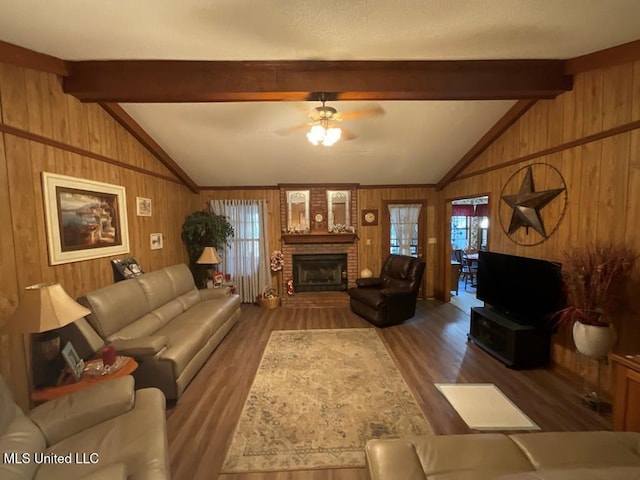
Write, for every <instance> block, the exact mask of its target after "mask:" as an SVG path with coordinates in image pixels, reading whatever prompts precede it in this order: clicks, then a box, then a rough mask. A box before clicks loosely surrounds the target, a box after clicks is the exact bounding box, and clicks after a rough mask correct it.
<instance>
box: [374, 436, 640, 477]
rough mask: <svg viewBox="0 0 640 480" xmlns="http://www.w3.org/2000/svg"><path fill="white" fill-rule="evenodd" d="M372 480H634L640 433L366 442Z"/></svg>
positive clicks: (639, 463)
mask: <svg viewBox="0 0 640 480" xmlns="http://www.w3.org/2000/svg"><path fill="white" fill-rule="evenodd" d="M366 455H367V463H368V466H369V473H370V476H371V480H425V479H428V480H489V479H499V480H632V479H635V480H638V479H640V433H634V432H549V433H547V432H537V433H521V434H513V435H504V434H499V433H479V434H465V435H429V436H424V437H420V438H417V439H415V440H413V443H412V442H409V441H406V440H399V439H398V440H370V441H369V442H368V443H367V446H366Z"/></svg>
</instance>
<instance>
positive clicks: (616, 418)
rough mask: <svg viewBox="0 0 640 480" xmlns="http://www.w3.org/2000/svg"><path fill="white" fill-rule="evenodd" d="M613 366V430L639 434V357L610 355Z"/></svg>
mask: <svg viewBox="0 0 640 480" xmlns="http://www.w3.org/2000/svg"><path fill="white" fill-rule="evenodd" d="M611 361H612V362H613V363H614V364H615V377H614V378H615V387H614V389H615V390H614V394H613V418H612V420H613V429H614V430H618V431H623V432H640V355H620V354H616V353H612V354H611Z"/></svg>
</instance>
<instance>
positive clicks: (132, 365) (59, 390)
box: [31, 357, 138, 402]
mask: <svg viewBox="0 0 640 480" xmlns="http://www.w3.org/2000/svg"><path fill="white" fill-rule="evenodd" d="M120 358H122V359H123V364H122V366H121V367H120V368H119V369H118V370H116V371H115V372H112V373H107V374H104V375H91V374H88V373H87V372H86V370H87V369H89V368H90V367H91V366H92V364H95V363H98V362H100V363H102V359H96V360H88V361H87V363H86V366H85V373H84V374H83V375H82V378H81V379H80V380H79V381H77V382H72V383H67V384H64V385H57V386H55V387H45V388H39V389H37V390H34V391H33V392H31V400H32V401H34V402H47V401H49V400H53V399H54V398H58V397H63V396H65V395H69V394H70V393H73V392H77V391H78V390H82V389H83V388H87V387H90V386H91V385H95V384H97V383H102V382H106V381H108V380H113V379H114V378H119V377H124V376H125V375H130V374H132V373H133V372H134V371H135V370H136V368H138V362H136V361H135V360H134V359H133V358H131V357H120Z"/></svg>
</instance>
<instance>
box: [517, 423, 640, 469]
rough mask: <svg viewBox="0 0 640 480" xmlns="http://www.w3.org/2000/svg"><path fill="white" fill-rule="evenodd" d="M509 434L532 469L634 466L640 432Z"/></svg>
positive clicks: (638, 459)
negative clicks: (532, 466) (531, 465)
mask: <svg viewBox="0 0 640 480" xmlns="http://www.w3.org/2000/svg"><path fill="white" fill-rule="evenodd" d="M510 438H511V439H512V440H513V441H514V442H515V443H516V444H517V445H518V446H519V447H520V448H521V449H522V451H523V452H524V453H525V454H526V455H527V457H528V458H529V461H530V462H531V463H532V464H533V465H534V467H535V468H536V469H548V468H553V469H557V468H582V467H590V468H597V467H606V466H609V465H616V466H638V467H640V456H639V455H638V446H639V442H640V433H633V432H551V433H547V432H541V433H535V434H526V433H521V434H514V435H510Z"/></svg>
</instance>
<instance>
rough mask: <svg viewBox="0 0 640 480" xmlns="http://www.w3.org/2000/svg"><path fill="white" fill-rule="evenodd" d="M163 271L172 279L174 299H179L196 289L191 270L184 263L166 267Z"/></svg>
mask: <svg viewBox="0 0 640 480" xmlns="http://www.w3.org/2000/svg"><path fill="white" fill-rule="evenodd" d="M163 270H164V272H165V273H166V274H167V276H168V277H169V278H170V279H171V285H172V287H173V296H174V297H176V298H177V297H179V296H180V295H183V294H185V293H187V292H189V291H191V290H193V289H194V288H196V284H195V283H194V281H193V275H192V274H191V270H189V267H187V266H186V265H185V264H184V263H179V264H177V265H171V266H170V267H166V268H164V269H163Z"/></svg>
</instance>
